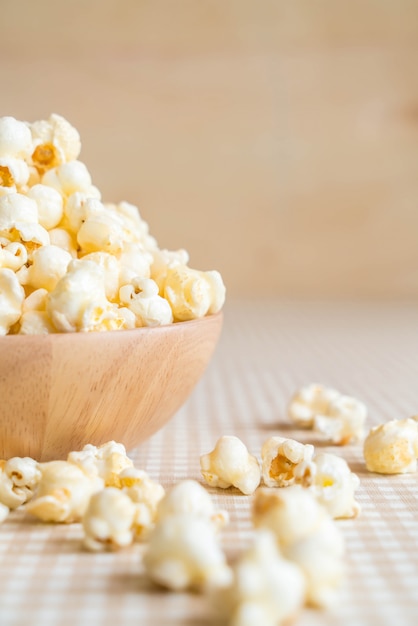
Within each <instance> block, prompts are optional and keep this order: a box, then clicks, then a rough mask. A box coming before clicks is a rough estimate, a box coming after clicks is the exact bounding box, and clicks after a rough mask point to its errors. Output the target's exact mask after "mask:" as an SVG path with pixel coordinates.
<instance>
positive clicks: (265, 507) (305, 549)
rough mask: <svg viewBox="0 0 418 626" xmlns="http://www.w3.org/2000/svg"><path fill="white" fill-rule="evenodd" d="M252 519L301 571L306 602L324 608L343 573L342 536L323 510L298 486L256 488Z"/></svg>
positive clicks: (333, 599) (332, 595)
mask: <svg viewBox="0 0 418 626" xmlns="http://www.w3.org/2000/svg"><path fill="white" fill-rule="evenodd" d="M253 521H254V525H255V526H256V527H257V528H268V529H269V530H271V531H272V532H274V534H275V536H276V540H277V541H278V544H279V546H280V548H281V550H282V554H283V556H284V557H285V558H287V559H289V560H291V561H294V562H295V563H296V564H297V565H298V566H299V567H301V569H302V570H303V572H304V574H305V577H306V584H307V595H306V598H307V602H308V603H309V604H311V605H313V606H318V607H327V606H329V605H331V604H332V603H333V602H335V600H336V592H337V590H338V588H339V586H340V584H341V582H342V579H343V576H344V561H343V556H344V551H345V546H344V539H343V536H342V534H341V533H340V531H339V529H338V528H337V525H336V523H335V522H334V520H332V519H331V517H330V516H329V514H328V513H327V511H326V509H325V508H324V507H323V506H322V505H321V504H319V502H317V500H316V498H315V497H314V495H313V494H312V493H311V492H310V491H309V490H307V489H303V488H302V487H301V486H300V485H292V486H291V487H288V488H287V489H267V488H262V489H259V490H257V492H256V494H255V498H254V507H253Z"/></svg>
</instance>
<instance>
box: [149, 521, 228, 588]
mask: <svg viewBox="0 0 418 626" xmlns="http://www.w3.org/2000/svg"><path fill="white" fill-rule="evenodd" d="M143 563H144V566H145V569H146V572H147V574H148V575H149V577H150V578H151V579H152V580H153V581H154V582H156V583H158V584H160V585H162V586H164V587H167V588H168V589H173V590H175V591H183V590H186V589H203V588H205V587H206V586H210V587H211V588H213V587H215V586H222V585H225V584H227V583H229V581H230V579H231V570H230V568H229V567H228V565H227V563H226V558H225V555H224V553H223V551H222V550H221V548H220V546H219V544H218V541H217V538H216V530H215V527H214V525H213V523H212V522H211V521H209V520H207V519H204V518H203V517H199V516H195V515H190V514H187V513H177V514H173V515H168V516H166V517H164V518H163V519H161V520H160V521H159V522H157V524H156V526H155V528H154V530H153V531H152V533H151V535H150V537H149V542H148V545H147V551H146V552H145V555H144V559H143Z"/></svg>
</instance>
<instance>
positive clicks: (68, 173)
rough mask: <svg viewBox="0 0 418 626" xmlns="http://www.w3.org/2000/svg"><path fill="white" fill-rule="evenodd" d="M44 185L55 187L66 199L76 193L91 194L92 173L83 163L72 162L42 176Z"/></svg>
mask: <svg viewBox="0 0 418 626" xmlns="http://www.w3.org/2000/svg"><path fill="white" fill-rule="evenodd" d="M42 184H43V185H48V186H49V187H53V188H54V189H56V190H57V191H59V192H60V194H61V195H62V196H64V197H68V196H70V195H71V194H73V193H75V192H76V191H84V192H86V193H89V191H90V189H91V188H92V182H91V176H90V173H89V171H88V169H87V167H86V166H85V165H84V163H82V162H81V161H70V162H69V163H63V164H61V165H59V166H58V167H54V168H52V169H50V170H48V171H47V172H46V173H45V174H44V175H43V176H42Z"/></svg>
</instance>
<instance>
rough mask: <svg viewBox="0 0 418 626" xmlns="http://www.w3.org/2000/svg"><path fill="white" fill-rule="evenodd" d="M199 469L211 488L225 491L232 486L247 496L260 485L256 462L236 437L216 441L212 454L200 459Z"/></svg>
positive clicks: (224, 437) (259, 472)
mask: <svg viewBox="0 0 418 626" xmlns="http://www.w3.org/2000/svg"><path fill="white" fill-rule="evenodd" d="M200 469H201V473H202V476H203V478H204V479H205V481H206V482H207V483H208V485H210V486H211V487H220V488H221V489H227V488H228V487H231V486H234V487H236V488H237V489H239V490H240V491H242V493H244V494H246V495H249V494H252V493H253V492H254V491H255V490H256V489H257V487H258V485H259V484H260V479H261V470H260V465H259V463H258V460H257V459H256V457H254V456H252V455H251V454H249V452H248V450H247V448H246V446H245V444H244V443H243V442H242V441H241V440H240V439H238V437H233V436H223V437H221V438H220V439H218V441H217V443H216V445H215V448H214V449H213V450H212V452H210V453H209V454H204V455H202V456H201V457H200Z"/></svg>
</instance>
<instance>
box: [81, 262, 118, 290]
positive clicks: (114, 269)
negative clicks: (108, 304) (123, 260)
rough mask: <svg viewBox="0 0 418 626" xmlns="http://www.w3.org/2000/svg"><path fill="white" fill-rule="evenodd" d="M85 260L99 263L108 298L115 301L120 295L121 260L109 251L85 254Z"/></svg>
mask: <svg viewBox="0 0 418 626" xmlns="http://www.w3.org/2000/svg"><path fill="white" fill-rule="evenodd" d="M83 261H92V262H93V263H96V265H98V266H99V267H100V268H101V270H102V272H103V276H104V286H105V294H106V297H107V298H108V300H110V301H115V300H116V299H117V296H118V295H119V261H118V259H117V258H116V257H115V256H113V255H112V254H109V253H108V252H91V253H90V254H86V255H85V256H83Z"/></svg>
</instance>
